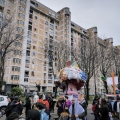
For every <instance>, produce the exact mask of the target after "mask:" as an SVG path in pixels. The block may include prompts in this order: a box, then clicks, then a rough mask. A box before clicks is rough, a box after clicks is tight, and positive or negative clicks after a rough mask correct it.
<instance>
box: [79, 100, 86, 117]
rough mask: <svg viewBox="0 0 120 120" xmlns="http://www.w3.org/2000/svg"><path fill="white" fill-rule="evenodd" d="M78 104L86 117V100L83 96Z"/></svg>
mask: <svg viewBox="0 0 120 120" xmlns="http://www.w3.org/2000/svg"><path fill="white" fill-rule="evenodd" d="M80 105H81V106H82V107H83V108H84V110H85V116H86V119H87V101H86V100H85V98H83V99H81V101H80Z"/></svg>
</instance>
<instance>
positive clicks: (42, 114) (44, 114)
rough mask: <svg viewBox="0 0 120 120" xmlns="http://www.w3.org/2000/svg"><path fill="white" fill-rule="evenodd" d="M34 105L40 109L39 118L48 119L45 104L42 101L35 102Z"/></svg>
mask: <svg viewBox="0 0 120 120" xmlns="http://www.w3.org/2000/svg"><path fill="white" fill-rule="evenodd" d="M36 107H37V108H38V109H39V110H40V120H49V115H48V113H47V112H46V107H45V105H44V104H43V103H36Z"/></svg>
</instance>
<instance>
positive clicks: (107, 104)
mask: <svg viewBox="0 0 120 120" xmlns="http://www.w3.org/2000/svg"><path fill="white" fill-rule="evenodd" d="M8 102H9V103H8V106H7V108H6V109H5V111H2V112H3V113H4V114H6V118H5V120H20V116H21V115H22V113H23V109H24V107H25V118H24V120H50V118H51V115H50V114H51V112H54V108H55V107H57V114H58V118H57V120H80V119H81V120H87V119H88V118H87V106H88V103H87V100H86V99H85V98H82V99H77V98H74V97H72V98H71V99H68V96H59V99H58V101H57V102H56V101H54V95H50V94H48V95H46V96H45V95H44V94H39V95H38V94H36V95H34V97H33V99H31V98H29V97H26V101H25V104H24V103H23V102H22V101H21V100H20V98H19V97H17V96H16V97H8ZM55 103H56V106H55ZM92 111H93V113H94V117H95V120H110V118H111V116H116V117H117V118H118V119H120V97H117V98H116V100H115V102H111V101H110V100H108V98H106V99H103V98H99V97H98V96H95V98H94V100H93V104H92ZM22 120H23V119H22Z"/></svg>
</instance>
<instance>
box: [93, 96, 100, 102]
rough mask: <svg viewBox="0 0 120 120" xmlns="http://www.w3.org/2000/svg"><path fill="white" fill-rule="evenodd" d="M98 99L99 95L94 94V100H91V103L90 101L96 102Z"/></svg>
mask: <svg viewBox="0 0 120 120" xmlns="http://www.w3.org/2000/svg"><path fill="white" fill-rule="evenodd" d="M98 101H99V96H98V95H96V96H95V97H94V100H93V103H92V104H95V103H98Z"/></svg>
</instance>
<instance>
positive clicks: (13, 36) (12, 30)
mask: <svg viewBox="0 0 120 120" xmlns="http://www.w3.org/2000/svg"><path fill="white" fill-rule="evenodd" d="M0 20H1V21H2V23H1V24H0V92H1V90H2V85H3V84H4V83H5V81H4V74H5V68H6V67H7V66H6V62H7V61H8V60H9V59H11V57H13V56H14V53H16V52H17V50H18V49H17V45H18V44H19V43H20V41H21V40H22V39H23V37H22V34H23V31H21V30H20V29H19V28H16V26H15V22H14V21H13V20H14V15H12V16H10V17H9V16H8V15H6V14H2V15H1V16H0ZM17 30H18V32H17ZM18 42H19V43H18ZM18 52H19V54H21V51H18Z"/></svg>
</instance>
